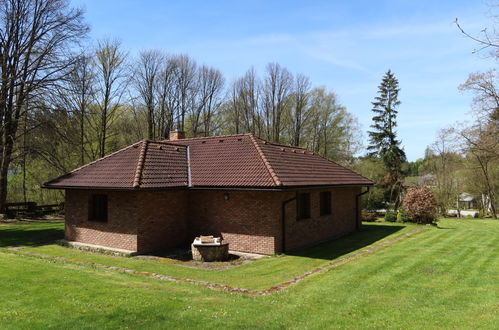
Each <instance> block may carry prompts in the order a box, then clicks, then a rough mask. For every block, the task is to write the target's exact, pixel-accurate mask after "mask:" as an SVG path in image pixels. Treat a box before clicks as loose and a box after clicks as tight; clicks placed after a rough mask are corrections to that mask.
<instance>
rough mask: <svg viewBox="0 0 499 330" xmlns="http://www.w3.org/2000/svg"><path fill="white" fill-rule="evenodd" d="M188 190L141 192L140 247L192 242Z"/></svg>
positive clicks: (158, 247) (154, 248)
mask: <svg viewBox="0 0 499 330" xmlns="http://www.w3.org/2000/svg"><path fill="white" fill-rule="evenodd" d="M187 193H188V192H187V191H185V190H170V191H140V192H138V193H137V204H138V205H139V218H138V225H139V228H138V242H137V248H138V251H140V252H152V251H160V250H164V249H168V248H172V247H177V246H179V245H182V244H187V243H188V241H189V239H190V237H188V234H187V232H188V227H187V212H186V209H187Z"/></svg>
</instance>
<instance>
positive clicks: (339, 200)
mask: <svg viewBox="0 0 499 330" xmlns="http://www.w3.org/2000/svg"><path fill="white" fill-rule="evenodd" d="M320 191H322V190H309V191H307V192H309V193H310V201H311V217H310V219H303V220H297V219H296V202H295V201H292V202H290V203H288V204H287V206H286V210H285V212H286V220H285V221H286V237H285V238H286V248H287V250H291V249H296V248H300V247H304V246H308V245H312V244H314V243H316V242H319V241H324V240H327V239H330V238H332V237H337V236H340V235H343V234H346V233H348V232H351V231H354V230H355V228H356V219H355V217H356V211H355V195H356V194H358V193H359V192H360V188H335V189H331V190H330V191H331V193H332V214H331V215H329V216H320V205H319V200H320V199H319V193H320ZM92 193H95V192H92V191H85V190H67V191H66V239H68V240H73V241H78V242H83V243H90V244H96V245H103V246H109V247H114V248H121V249H127V250H133V251H140V252H142V253H144V252H151V251H156V250H162V249H166V248H170V247H175V246H178V245H182V244H188V243H190V242H192V240H193V239H194V237H196V236H198V235H216V236H220V235H221V236H223V237H224V239H225V240H227V241H228V242H229V243H230V249H232V250H237V251H242V252H253V253H261V254H273V253H278V252H281V248H282V220H281V209H282V202H283V201H285V200H288V199H290V198H294V197H295V196H296V193H295V192H257V191H215V190H192V191H182V190H172V191H128V192H107V193H106V194H107V195H108V206H109V208H108V209H109V214H108V221H107V222H106V223H100V222H92V221H88V201H89V198H90V196H91V194H92ZM98 193H102V192H98ZM225 196H227V197H225Z"/></svg>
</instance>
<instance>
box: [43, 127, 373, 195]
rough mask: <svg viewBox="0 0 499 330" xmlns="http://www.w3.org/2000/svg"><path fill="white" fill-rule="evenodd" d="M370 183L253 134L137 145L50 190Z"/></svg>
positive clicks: (77, 172) (72, 174)
mask: <svg viewBox="0 0 499 330" xmlns="http://www.w3.org/2000/svg"><path fill="white" fill-rule="evenodd" d="M371 184H372V181H371V180H369V179H367V178H365V177H363V176H361V175H359V174H357V173H355V172H353V171H351V170H349V169H347V168H345V167H343V166H340V165H338V164H336V163H334V162H331V161H329V160H327V159H325V158H323V157H321V156H319V155H317V154H315V153H313V152H310V151H308V150H305V149H303V148H297V147H289V146H282V145H278V144H274V143H270V142H267V141H264V140H262V139H259V138H257V137H254V136H253V135H251V134H238V135H226V136H216V137H205V138H193V139H183V140H175V141H161V142H153V141H147V140H144V141H140V142H137V143H135V144H133V145H131V146H129V147H126V148H124V149H121V150H119V151H117V152H115V153H113V154H110V155H108V156H106V157H104V158H101V159H99V160H97V161H95V162H92V163H90V164H87V165H85V166H83V167H80V168H78V169H76V170H74V171H72V172H70V173H68V174H66V175H63V176H61V177H59V178H57V179H54V180H52V181H49V182H47V183H46V184H45V185H44V186H45V187H48V188H78V187H82V188H83V187H87V188H92V187H93V188H110V189H162V188H173V187H193V188H196V187H206V188H210V187H211V188H216V187H227V188H229V187H234V188H262V189H265V188H287V187H300V186H301V187H303V186H331V185H371Z"/></svg>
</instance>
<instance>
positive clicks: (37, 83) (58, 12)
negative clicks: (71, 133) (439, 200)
mask: <svg viewBox="0 0 499 330" xmlns="http://www.w3.org/2000/svg"><path fill="white" fill-rule="evenodd" d="M87 31H88V28H87V26H86V25H85V24H84V23H83V12H82V10H80V9H74V8H71V7H70V6H69V2H68V1H66V0H6V1H2V2H1V3H0V70H1V75H2V79H1V82H0V139H1V143H0V157H1V159H0V211H3V210H4V205H5V200H6V197H7V176H8V170H9V166H10V163H11V160H12V152H13V148H14V144H15V142H16V140H17V129H18V126H19V120H20V118H21V117H22V116H23V111H25V109H26V107H25V103H26V101H27V99H28V98H29V97H30V96H32V95H33V94H35V93H39V92H40V91H41V90H42V89H44V88H47V87H49V86H50V85H52V84H54V82H56V81H57V80H58V79H59V78H60V77H61V75H62V74H64V73H65V72H66V70H65V69H66V68H67V67H68V66H69V65H70V64H71V62H70V61H68V60H67V57H66V54H67V50H69V48H70V47H71V46H72V44H73V43H75V42H77V41H79V40H80V39H81V38H82V37H84V36H85V34H86V33H87Z"/></svg>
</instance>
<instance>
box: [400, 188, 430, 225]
mask: <svg viewBox="0 0 499 330" xmlns="http://www.w3.org/2000/svg"><path fill="white" fill-rule="evenodd" d="M403 207H404V210H405V214H406V216H407V220H409V221H412V222H416V223H431V224H433V223H436V221H437V201H436V200H435V196H434V195H433V193H432V192H431V190H430V189H428V188H427V187H425V186H421V187H416V188H409V189H408V190H407V192H406V194H405V197H404V202H403Z"/></svg>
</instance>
